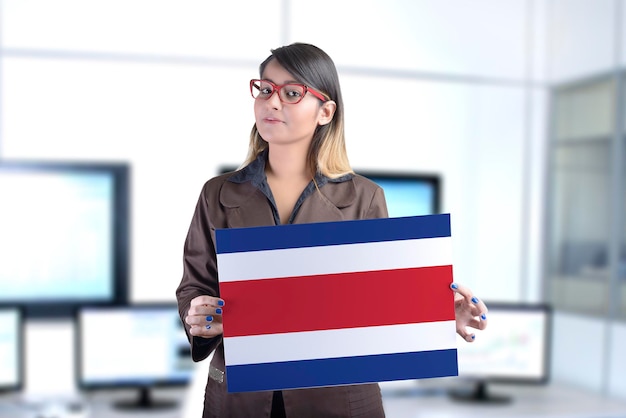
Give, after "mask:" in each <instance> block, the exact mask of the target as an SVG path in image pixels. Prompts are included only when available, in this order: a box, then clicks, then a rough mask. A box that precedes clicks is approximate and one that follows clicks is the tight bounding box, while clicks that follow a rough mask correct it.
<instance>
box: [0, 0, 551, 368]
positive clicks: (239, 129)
mask: <svg viewBox="0 0 626 418" xmlns="http://www.w3.org/2000/svg"><path fill="white" fill-rule="evenodd" d="M547 4H548V0H535V1H533V0H509V1H507V2H502V1H499V0H474V1H472V2H465V1H460V0H422V1H420V2H414V1H411V0H393V1H389V0H369V1H356V0H350V1H342V2H335V1H330V0H320V1H316V2H315V3H314V4H313V3H312V2H310V1H288V0H284V1H279V0H274V1H264V2H262V3H260V2H258V1H253V0H248V1H245V0H235V1H228V2H203V1H199V0H197V1H191V0H186V1H176V2H174V1H165V0H160V1H147V0H146V1H133V2H128V1H110V0H108V1H99V2H89V3H88V4H87V3H85V2H82V1H79V0H59V1H55V2H52V3H51V2H47V1H44V0H4V1H2V3H1V7H2V9H1V17H2V22H0V23H1V26H2V40H1V41H2V46H3V56H2V67H1V73H0V83H1V84H0V94H1V103H2V106H1V108H0V109H1V113H0V123H1V124H2V131H1V136H0V157H2V158H43V159H55V160H56V159H61V160H63V159H81V160H100V159H106V160H109V159H112V160H125V161H129V162H131V163H132V167H133V185H132V187H133V204H132V225H133V230H132V236H133V245H132V254H133V260H132V274H131V276H132V298H133V300H135V301H149V300H150V301H151V300H154V301H156V300H159V301H160V300H173V298H174V289H175V287H176V285H177V284H178V280H179V279H180V275H181V256H182V243H183V240H184V237H185V234H186V231H187V227H188V224H189V220H190V217H191V213H192V211H193V207H194V205H195V201H196V198H197V194H198V192H199V190H200V187H201V185H202V183H203V182H204V181H205V180H206V179H208V178H209V177H211V176H212V175H214V174H215V172H216V170H217V168H218V166H219V165H220V164H223V163H227V164H238V163H239V162H240V161H241V160H242V159H243V158H244V156H245V152H246V147H247V136H248V132H249V130H250V127H251V125H252V121H253V114H252V100H251V99H250V98H249V95H248V90H247V88H248V87H247V81H248V80H249V79H250V78H252V77H254V76H256V75H257V66H258V63H259V62H260V61H262V60H263V59H264V58H265V57H266V56H267V55H268V54H269V49H270V48H273V47H276V46H279V45H281V44H285V43H290V42H292V41H305V42H311V43H314V44H317V45H318V46H320V47H322V48H323V49H325V50H326V51H327V52H328V53H329V54H330V55H331V56H332V57H333V58H334V59H335V61H336V64H337V66H338V69H339V72H340V77H341V80H342V86H343V89H344V99H345V104H346V118H347V135H348V147H349V153H350V156H351V161H352V164H353V166H354V167H356V168H360V169H374V168H375V169H394V170H411V171H427V172H437V173H440V174H441V176H442V178H443V187H444V196H443V210H444V211H446V212H450V213H451V214H452V222H453V225H452V226H453V236H454V245H455V248H454V253H455V279H456V280H457V281H460V282H463V283H466V284H468V285H469V286H470V287H471V288H473V289H474V290H475V292H476V293H477V295H478V296H479V297H482V298H484V299H486V300H539V299H540V296H541V295H540V292H541V286H540V268H539V267H538V266H539V265H540V263H541V248H540V245H539V243H540V238H541V230H540V224H541V222H540V221H541V219H540V217H541V207H542V204H541V197H542V193H543V192H542V188H543V182H542V179H543V178H544V176H543V167H544V165H543V158H544V156H543V155H544V145H545V130H544V129H542V125H543V124H544V122H545V114H546V111H547V100H546V94H545V86H544V85H543V84H542V83H543V82H544V81H545V77H546V76H547V71H546V70H547V66H546V63H545V60H544V57H545V40H546V39H545V36H544V35H545V33H546V29H545V27H546V21H547V19H548V16H549V14H548V13H547V10H548V9H547ZM261 8H262V9H264V12H263V13H261V14H260V13H259V10H260V9H261ZM357 9H358V12H357ZM550 16H554V14H552V15H550ZM348 27H349V30H350V36H347V34H346V31H347V30H348ZM555 71H556V70H555ZM551 74H554V71H553V72H552V73H551ZM32 338H34V339H36V338H38V337H37V336H36V335H34V336H33V337H32ZM33 349H36V348H33ZM32 355H43V354H42V353H40V352H39V353H35V354H32ZM50 367H53V366H50ZM56 367H58V370H57V372H60V371H62V370H63V367H64V366H63V365H57V366H56ZM49 374H51V375H54V374H53V373H49Z"/></svg>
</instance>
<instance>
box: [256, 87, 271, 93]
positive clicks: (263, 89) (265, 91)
mask: <svg viewBox="0 0 626 418" xmlns="http://www.w3.org/2000/svg"><path fill="white" fill-rule="evenodd" d="M259 92H260V93H261V94H271V93H272V88H271V87H261V88H260V89H259Z"/></svg>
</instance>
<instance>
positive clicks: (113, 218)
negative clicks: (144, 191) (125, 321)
mask: <svg viewBox="0 0 626 418" xmlns="http://www.w3.org/2000/svg"><path fill="white" fill-rule="evenodd" d="M128 187H129V168H128V166H127V165H125V164H98V163H88V164H78V163H52V162H33V161H30V162H24V161H22V162H17V161H11V162H7V161H3V162H0V201H2V204H1V205H0V303H10V304H19V305H22V306H24V308H25V314H26V315H27V316H28V317H45V318H50V317H58V316H65V317H71V315H72V313H73V311H74V308H75V307H76V306H77V305H80V304H83V303H90V304H96V303H103V304H111V303H124V302H125V301H126V294H127V274H128V248H129V246H128V223H129V221H128V216H129V214H128V200H129V195H128Z"/></svg>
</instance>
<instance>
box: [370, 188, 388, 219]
mask: <svg viewBox="0 0 626 418" xmlns="http://www.w3.org/2000/svg"><path fill="white" fill-rule="evenodd" d="M388 217H389V212H388V210H387V201H386V200H385V193H384V192H383V189H382V188H381V187H376V189H375V191H374V194H373V196H372V200H371V202H370V206H369V210H368V211H367V219H377V218H388Z"/></svg>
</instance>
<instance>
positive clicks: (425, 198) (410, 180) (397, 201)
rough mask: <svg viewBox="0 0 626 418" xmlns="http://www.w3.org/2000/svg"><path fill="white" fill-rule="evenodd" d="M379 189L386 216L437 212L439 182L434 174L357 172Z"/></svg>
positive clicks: (438, 209) (439, 203) (439, 191)
mask: <svg viewBox="0 0 626 418" xmlns="http://www.w3.org/2000/svg"><path fill="white" fill-rule="evenodd" d="M357 173H359V174H361V175H363V176H365V177H367V178H368V179H370V180H372V181H373V182H375V183H377V184H378V185H379V186H380V187H382V188H383V191H384V192H385V200H386V201H387V210H388V212H389V217H391V218H398V217H402V216H421V215H433V214H437V213H439V211H440V206H441V202H440V196H441V181H440V178H439V176H437V175H435V174H424V173H408V172H403V173H394V172H373V171H357Z"/></svg>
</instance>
